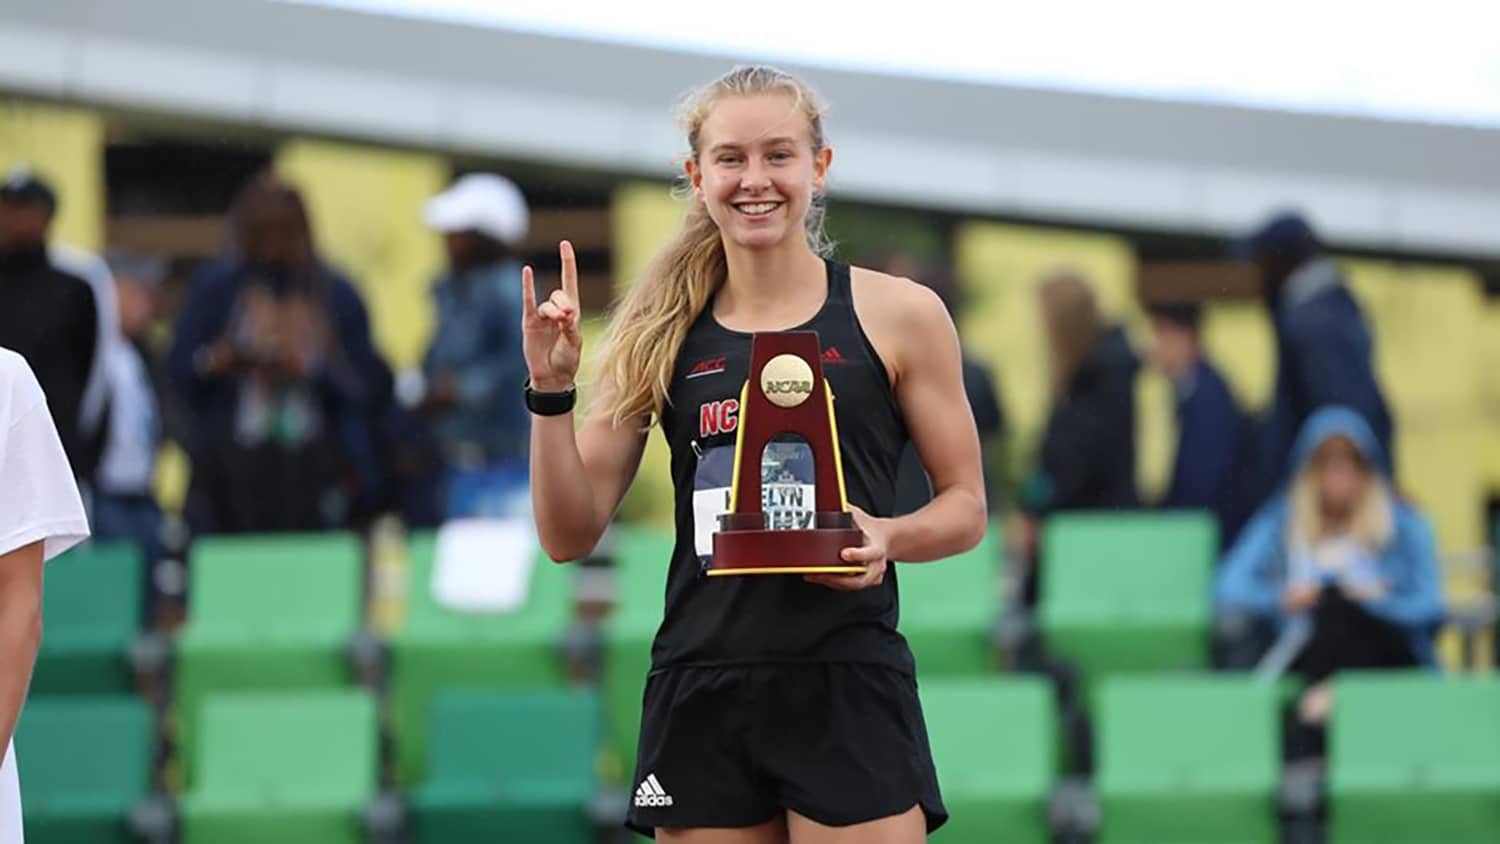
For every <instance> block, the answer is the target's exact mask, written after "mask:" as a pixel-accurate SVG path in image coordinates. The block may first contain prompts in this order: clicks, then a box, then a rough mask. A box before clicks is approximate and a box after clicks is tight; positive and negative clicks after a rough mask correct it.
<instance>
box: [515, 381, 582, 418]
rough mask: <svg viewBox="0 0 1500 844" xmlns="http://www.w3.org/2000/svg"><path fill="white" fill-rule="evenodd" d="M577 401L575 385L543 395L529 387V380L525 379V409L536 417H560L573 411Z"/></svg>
mask: <svg viewBox="0 0 1500 844" xmlns="http://www.w3.org/2000/svg"><path fill="white" fill-rule="evenodd" d="M577 401H578V389H577V387H576V386H575V385H572V384H570V385H568V389H566V390H563V391H562V392H560V393H544V392H541V391H539V390H534V389H532V387H531V379H530V378H527V379H526V409H527V410H529V411H531V412H532V413H535V414H536V415H537V416H561V415H563V414H564V413H567V412H569V411H571V410H572V409H573V404H574V403H575V402H577Z"/></svg>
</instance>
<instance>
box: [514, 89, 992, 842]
mask: <svg viewBox="0 0 1500 844" xmlns="http://www.w3.org/2000/svg"><path fill="white" fill-rule="evenodd" d="M685 123H686V129H687V141H688V147H689V153H690V154H689V155H688V157H687V159H686V162H685V166H684V174H685V176H686V180H687V183H688V185H689V186H690V188H691V203H692V204H691V210H690V211H689V213H688V215H687V219H686V222H685V224H684V226H683V228H682V231H681V232H680V233H679V234H678V235H677V237H676V239H675V240H673V241H672V242H671V243H670V244H668V245H667V246H666V248H665V249H663V251H662V252H661V253H660V254H659V255H658V256H657V257H656V259H655V261H654V263H652V264H651V266H650V267H649V269H648V270H647V271H646V273H645V275H644V277H643V278H641V279H640V280H639V281H638V282H637V283H636V284H635V285H634V286H633V287H632V289H631V290H630V292H629V293H628V294H627V295H626V296H625V298H624V300H623V301H622V302H621V303H620V304H619V306H618V307H617V308H616V310H615V313H614V315H613V318H612V322H611V325H610V327H609V331H608V334H607V337H606V340H605V343H604V351H603V356H602V360H601V366H600V373H601V374H600V377H599V382H598V384H597V392H596V395H595V399H594V402H593V406H592V407H591V412H590V413H589V415H588V416H587V418H586V419H585V420H584V421H583V423H582V425H581V426H575V424H574V420H573V418H572V409H573V405H574V398H573V396H574V395H575V393H574V378H575V375H576V373H577V371H578V364H579V359H580V354H581V351H582V343H581V341H580V338H579V333H578V321H579V310H578V291H577V288H578V274H577V269H576V266H575V263H574V257H573V251H572V247H571V246H570V245H569V244H568V243H566V242H564V243H562V244H561V247H560V251H561V254H562V266H563V270H562V284H561V288H560V289H558V290H557V291H555V292H553V293H552V295H551V296H550V297H549V298H548V299H546V300H545V301H543V302H542V303H541V304H540V305H538V304H537V303H536V294H535V292H534V283H533V278H532V271H531V269H530V268H527V269H526V270H524V272H523V276H524V279H523V288H524V295H525V298H526V308H525V317H524V325H523V327H524V333H525V352H526V361H527V365H528V366H529V368H530V378H531V380H530V383H529V384H528V387H527V395H526V402H527V404H528V406H529V407H530V408H531V411H532V413H533V414H534V416H535V418H534V420H533V425H534V427H533V433H532V440H531V465H532V473H533V476H532V496H533V504H534V508H535V517H536V523H537V529H538V534H539V536H540V539H541V542H542V545H543V547H544V548H545V549H546V551H547V553H548V554H549V555H550V556H551V557H552V558H553V559H555V560H570V559H577V558H579V557H582V556H584V555H585V554H587V553H588V552H589V551H590V550H591V549H592V548H593V546H594V545H595V543H596V542H597V541H598V540H599V538H600V536H601V534H602V533H603V531H604V529H605V526H606V525H607V524H608V523H609V522H610V520H611V518H612V517H613V515H614V513H615V511H616V509H617V508H618V506H619V504H620V501H621V499H622V497H623V496H624V495H625V492H626V489H627V488H628V487H629V485H630V483H631V480H632V479H633V477H634V475H635V472H636V469H637V467H638V465H639V463H640V460H641V454H642V449H643V447H644V446H645V443H646V436H647V432H648V431H649V429H650V427H652V426H654V425H659V426H660V427H661V430H662V433H663V435H664V436H665V437H666V439H667V442H668V443H669V445H670V447H671V455H672V457H671V464H672V475H673V479H674V483H675V486H676V531H677V541H676V548H675V550H674V552H673V554H672V558H671V560H670V561H669V564H668V570H667V584H666V609H665V615H664V617H663V619H662V623H661V626H660V628H659V630H658V632H657V635H656V639H655V642H654V644H653V647H652V668H651V673H650V675H649V677H648V680H647V685H646V693H645V700H644V714H643V718H642V724H641V732H640V751H639V756H638V759H637V761H636V777H635V781H636V782H638V783H639V786H638V787H637V788H636V790H635V793H634V796H633V799H632V807H631V810H630V814H629V817H628V819H627V823H628V825H629V826H630V827H632V828H633V829H635V830H637V831H639V832H642V833H644V834H647V835H654V836H655V837H656V838H657V839H658V840H661V841H668V842H685V844H772V842H788V841H790V842H792V844H833V842H844V841H848V842H855V841H857V842H861V844H911V842H919V841H924V840H925V838H926V834H927V832H928V831H930V830H932V829H935V828H937V827H938V826H939V825H940V824H942V823H943V822H944V820H945V819H946V817H947V815H946V810H945V809H944V807H943V802H942V797H941V795H940V793H939V791H938V783H937V777H936V774H935V772H934V768H933V764H932V759H931V755H930V752H929V750H928V741H927V732H926V728H925V725H924V723H923V718H922V711H921V706H920V704H919V702H918V698H917V685H916V680H915V670H916V667H915V665H914V661H913V658H912V654H911V651H910V650H909V649H908V647H907V644H906V641H905V639H904V638H903V637H902V636H901V634H900V633H899V632H898V631H897V617H898V600H897V580H898V578H897V576H896V572H895V569H894V567H893V566H892V565H891V563H892V561H897V560H899V561H901V562H902V563H920V562H926V561H933V560H941V559H943V558H945V557H948V556H951V555H953V554H957V553H960V552H962V551H965V550H967V549H969V548H972V547H974V546H975V545H976V544H977V543H978V542H979V541H980V539H981V537H982V536H983V534H984V530H985V525H986V521H985V500H984V487H983V483H982V481H981V470H980V458H979V441H978V437H977V435H976V433H975V429H974V421H973V416H972V414H971V412H970V411H969V405H968V401H967V399H966V398H965V396H964V390H963V383H962V376H961V369H960V353H959V344H958V337H957V333H956V332H955V330H954V327H953V324H952V322H951V320H950V319H949V317H948V314H947V311H946V310H945V309H944V307H943V304H942V302H941V301H940V300H939V299H938V297H937V296H936V295H935V294H934V293H933V292H932V291H930V290H929V289H927V288H925V287H922V286H920V285H918V284H916V283H913V282H911V281H909V280H906V279H902V278H895V277H892V276H887V275H883V274H881V273H877V272H873V271H870V270H866V269H862V268H858V267H850V266H848V265H846V264H843V263H840V262H838V261H836V260H832V259H830V258H827V257H824V256H823V255H822V254H820V253H821V251H822V245H823V238H822V230H821V222H822V213H821V212H822V207H821V203H820V199H821V195H822V192H823V188H824V184H825V181H826V179H827V177H828V172H829V166H830V164H831V162H832V160H833V150H832V148H831V147H830V146H829V145H828V143H827V142H826V140H825V139H824V135H823V120H822V112H821V108H820V106H819V104H818V101H817V99H816V98H815V96H814V94H813V92H812V91H810V90H809V89H808V88H807V86H806V85H804V84H803V83H802V82H800V81H798V80H797V79H795V78H793V77H791V76H789V75H787V74H785V73H782V72H780V71H778V70H775V69H773V68H767V67H743V68H737V69H735V70H733V71H731V72H730V73H728V74H727V75H725V76H723V77H722V78H720V79H717V80H715V81H714V82H712V83H710V84H709V85H707V86H706V87H704V88H703V89H701V90H700V91H698V92H697V93H696V94H695V95H694V96H692V97H691V98H690V100H689V101H688V103H687V106H686V110H685ZM794 328H801V329H812V330H815V331H817V332H818V335H819V340H820V343H821V345H822V357H823V367H824V371H825V373H826V376H827V379H828V381H829V383H830V384H831V385H832V388H833V392H834V395H835V397H836V398H835V402H834V403H835V415H836V418H837V430H838V440H839V448H840V452H841V455H842V462H843V466H844V474H845V484H846V489H847V493H848V498H849V501H850V502H851V505H852V509H853V510H854V514H855V518H856V522H857V523H858V525H859V527H860V528H862V529H863V531H864V533H865V535H866V537H867V540H866V542H865V544H864V545H863V546H862V547H854V548H847V549H845V550H844V551H843V558H844V560H846V561H849V562H851V563H855V564H859V565H862V566H863V567H864V572H863V573H862V574H853V575H848V574H846V575H806V576H796V575H785V576H747V577H705V576H704V575H703V570H704V565H705V563H706V561H707V560H708V558H709V555H710V554H711V549H712V546H711V543H710V542H709V541H708V540H709V538H710V537H711V534H712V530H713V525H714V524H715V521H714V520H715V518H716V517H717V515H718V514H719V513H720V512H722V511H723V509H724V500H725V496H724V495H723V491H724V488H725V487H727V486H728V484H729V475H730V470H731V464H732V462H733V461H732V459H731V456H732V455H733V453H734V435H735V430H736V423H737V419H738V416H737V413H738V396H739V394H740V387H741V385H742V384H743V383H744V382H745V380H746V377H747V369H748V366H749V354H750V336H751V333H752V332H755V331H772V330H787V329H794ZM908 439H910V441H911V442H913V443H914V444H915V447H916V449H917V452H918V454H919V455H920V457H921V459H922V463H923V466H924V467H925V469H926V471H927V473H928V475H929V477H930V478H931V480H932V485H933V489H934V497H933V499H932V501H931V502H930V503H929V504H927V505H926V506H925V507H923V508H922V509H920V510H918V511H916V512H914V513H911V514H909V515H906V516H902V517H900V518H889V517H888V514H889V513H890V512H891V508H892V505H893V502H894V500H895V481H896V473H897V466H898V463H899V461H900V457H901V452H902V448H903V447H904V445H905V444H906V443H907V441H908ZM768 459H769V458H768ZM776 460H777V461H778V465H777V467H776V471H777V472H778V477H781V479H782V480H785V479H786V478H785V477H784V476H783V473H790V474H791V475H793V476H795V474H796V470H797V468H798V466H799V464H801V463H805V462H806V461H799V460H798V459H797V456H796V454H795V448H790V450H789V451H787V452H786V453H783V454H780V455H779V456H778V457H777V458H776ZM801 480H802V481H804V482H806V481H810V480H811V479H808V478H802V479H801ZM793 510H795V508H793ZM799 515H805V514H799V513H797V512H795V511H793V512H788V511H786V510H783V511H782V516H783V517H787V518H789V519H790V522H791V523H794V524H795V523H797V518H798V516H799Z"/></svg>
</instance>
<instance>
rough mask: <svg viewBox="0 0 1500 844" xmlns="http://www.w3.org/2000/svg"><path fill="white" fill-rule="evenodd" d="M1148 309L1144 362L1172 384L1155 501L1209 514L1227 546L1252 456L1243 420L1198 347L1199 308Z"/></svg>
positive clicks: (1240, 520) (1237, 522) (1240, 513)
mask: <svg viewBox="0 0 1500 844" xmlns="http://www.w3.org/2000/svg"><path fill="white" fill-rule="evenodd" d="M1148 310H1149V311H1150V315H1151V333H1152V346H1151V353H1150V361H1151V366H1152V367H1153V368H1154V369H1156V370H1157V371H1158V372H1160V373H1161V374H1162V375H1163V376H1164V377H1165V378H1166V379H1167V380H1168V381H1170V382H1171V383H1172V393H1173V396H1174V406H1175V408H1176V416H1177V457H1176V460H1175V461H1174V463H1173V466H1172V479H1171V483H1170V485H1169V486H1168V487H1167V494H1166V496H1165V497H1164V498H1163V499H1162V501H1161V506H1162V507H1163V508H1166V509H1184V510H1207V511H1210V512H1212V513H1213V514H1214V517H1215V519H1216V521H1217V522H1218V524H1219V542H1220V543H1221V545H1222V546H1227V545H1229V544H1230V543H1232V542H1233V541H1234V538H1235V536H1236V535H1237V534H1238V533H1239V529H1240V526H1241V525H1242V524H1244V520H1245V510H1246V507H1245V506H1244V505H1245V491H1244V489H1243V483H1242V480H1241V479H1242V478H1243V476H1244V472H1245V471H1247V470H1249V469H1250V468H1251V460H1252V459H1253V453H1252V452H1251V451H1250V449H1252V448H1253V442H1254V440H1253V431H1252V429H1251V427H1250V420H1249V419H1248V418H1247V417H1246V416H1245V414H1243V413H1241V412H1240V408H1239V405H1238V404H1237V403H1236V402H1235V399H1234V394H1233V393H1232V392H1230V390H1229V385H1228V384H1227V383H1225V381H1224V377H1223V376H1222V375H1220V374H1219V370H1218V369H1217V368H1216V367H1214V365H1213V363H1212V362H1210V361H1209V359H1208V357H1207V356H1206V355H1205V354H1204V352H1203V341H1202V336H1201V333H1200V324H1201V320H1202V309H1201V308H1200V307H1199V306H1198V305H1196V304H1166V305H1154V306H1152V307H1150V308H1149V309H1148Z"/></svg>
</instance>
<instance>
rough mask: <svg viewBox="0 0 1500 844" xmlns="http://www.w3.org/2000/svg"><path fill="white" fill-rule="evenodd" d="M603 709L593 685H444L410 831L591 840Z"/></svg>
mask: <svg viewBox="0 0 1500 844" xmlns="http://www.w3.org/2000/svg"><path fill="white" fill-rule="evenodd" d="M599 718H600V712H599V699H598V696H597V695H596V694H594V693H593V692H591V691H582V690H565V689H557V690H540V691H531V692H527V691H520V692H513V691H494V690H482V691H466V690H460V691H443V692H439V693H438V694H437V696H436V697H435V698H434V699H433V703H432V707H431V719H430V720H431V726H430V727H429V735H430V737H431V738H430V745H429V746H430V750H429V764H428V769H429V771H430V775H429V776H428V779H427V782H426V784H425V785H423V786H422V787H421V788H420V789H419V790H417V791H416V793H415V794H414V795H413V799H412V804H413V815H414V817H413V826H412V837H411V841H412V842H413V844H449V842H456V841H495V840H506V841H546V842H548V844H570V843H571V842H576V844H593V842H594V840H595V838H596V834H597V833H596V831H595V827H594V824H593V821H592V820H591V819H590V815H589V804H590V801H591V800H593V798H594V796H595V770H594V752H595V750H596V749H597V747H598V738H599V728H600V722H599Z"/></svg>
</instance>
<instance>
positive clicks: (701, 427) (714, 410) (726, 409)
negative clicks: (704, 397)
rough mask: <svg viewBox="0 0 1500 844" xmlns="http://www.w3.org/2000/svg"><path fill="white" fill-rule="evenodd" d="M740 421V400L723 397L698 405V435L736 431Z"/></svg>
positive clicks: (706, 435) (708, 435) (704, 435)
mask: <svg viewBox="0 0 1500 844" xmlns="http://www.w3.org/2000/svg"><path fill="white" fill-rule="evenodd" d="M739 422H740V400H739V399H723V400H721V401H711V402H704V403H703V404H701V405H699V406H698V436H700V437H711V436H713V435H714V434H730V433H734V429H735V428H737V427H739Z"/></svg>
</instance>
